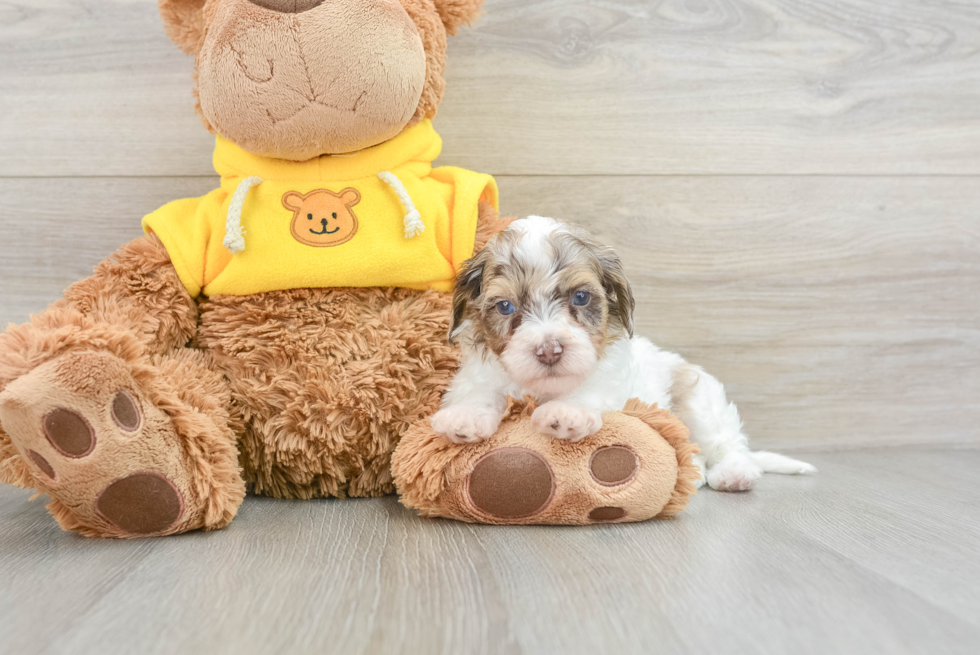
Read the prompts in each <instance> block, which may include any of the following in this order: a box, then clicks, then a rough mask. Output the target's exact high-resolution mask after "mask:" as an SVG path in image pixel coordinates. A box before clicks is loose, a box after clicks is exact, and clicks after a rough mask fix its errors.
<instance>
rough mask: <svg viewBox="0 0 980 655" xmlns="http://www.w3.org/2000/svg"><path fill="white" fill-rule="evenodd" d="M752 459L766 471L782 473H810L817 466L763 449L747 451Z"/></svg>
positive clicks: (813, 471) (815, 469)
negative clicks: (752, 451)
mask: <svg viewBox="0 0 980 655" xmlns="http://www.w3.org/2000/svg"><path fill="white" fill-rule="evenodd" d="M749 454H750V455H751V456H752V459H753V460H754V461H755V463H756V464H758V465H759V467H760V468H761V469H762V470H763V471H765V472H766V473H782V474H784V475H810V474H813V473H816V472H817V467H816V466H814V465H813V464H807V463H806V462H801V461H800V460H798V459H793V458H792V457H787V456H786V455H780V454H778V453H770V452H767V451H765V450H758V451H756V452H754V453H749Z"/></svg>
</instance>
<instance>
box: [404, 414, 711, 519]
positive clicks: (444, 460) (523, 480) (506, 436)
mask: <svg viewBox="0 0 980 655" xmlns="http://www.w3.org/2000/svg"><path fill="white" fill-rule="evenodd" d="M531 412H533V404H529V403H524V402H517V401H514V402H512V404H511V406H510V408H509V409H508V414H507V416H506V417H505V418H504V421H503V422H502V423H501V427H500V429H499V430H498V432H497V434H495V435H494V436H493V437H491V438H490V439H488V440H486V441H484V442H481V443H479V444H470V445H457V444H451V443H449V442H448V441H446V440H445V439H443V438H442V437H440V436H438V435H435V434H434V433H432V431H431V428H429V427H428V426H427V425H424V424H417V425H416V426H415V427H413V428H412V430H410V431H409V433H408V434H407V435H405V437H404V438H403V440H402V442H401V444H399V446H398V449H397V450H396V452H395V456H394V458H393V460H392V468H393V472H394V475H395V481H396V485H397V486H398V489H399V493H401V494H402V503H403V504H405V505H407V506H409V507H412V508H414V509H418V510H420V511H421V513H422V514H424V515H427V516H442V517H446V518H455V519H458V520H462V521H468V522H474V523H503V524H594V523H610V522H631V521H643V520H646V519H650V518H655V517H656V518H668V517H670V516H673V515H674V514H676V513H677V512H679V511H680V510H681V509H683V507H684V506H685V505H686V503H687V499H688V496H689V495H690V494H691V493H693V491H694V487H693V484H692V483H693V480H694V479H696V477H697V475H698V473H697V469H696V467H695V466H694V465H693V463H692V462H691V454H692V453H693V452H694V451H695V448H694V447H693V446H691V445H690V443H689V442H688V441H687V430H686V429H685V428H684V426H683V425H682V424H681V423H680V421H678V420H677V419H676V418H675V417H674V416H673V415H671V414H670V413H669V412H666V411H664V410H660V409H657V408H656V407H652V408H651V407H647V406H646V405H643V404H642V403H638V404H633V403H631V404H630V405H628V406H627V408H626V409H624V411H623V412H611V413H609V414H606V415H605V416H604V417H603V418H604V425H603V428H602V429H601V430H600V431H599V432H598V433H596V434H595V435H593V436H591V437H588V438H586V439H583V440H581V441H579V442H577V443H571V442H568V441H562V440H557V439H554V438H552V437H549V436H546V435H541V434H537V433H536V432H535V431H534V430H533V427H532V426H531V424H530V421H529V417H530V414H531ZM440 467H441V470H438V469H439V468H440ZM433 479H435V480H437V481H438V483H433Z"/></svg>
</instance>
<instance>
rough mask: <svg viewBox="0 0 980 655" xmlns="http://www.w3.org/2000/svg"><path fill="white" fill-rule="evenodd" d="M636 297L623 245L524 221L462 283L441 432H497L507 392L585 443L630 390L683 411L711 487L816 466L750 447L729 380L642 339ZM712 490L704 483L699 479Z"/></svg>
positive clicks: (462, 439)
mask: <svg viewBox="0 0 980 655" xmlns="http://www.w3.org/2000/svg"><path fill="white" fill-rule="evenodd" d="M633 307H634V302H633V293H632V291H631V289H630V285H629V281H628V280H627V279H626V275H625V273H624V271H623V266H622V263H621V262H620V260H619V257H618V256H617V255H616V253H615V252H614V251H613V250H612V249H611V248H608V247H605V246H602V245H600V244H598V243H596V242H595V241H594V240H593V239H592V237H591V236H590V235H589V234H588V233H587V232H586V231H585V230H583V229H581V228H578V227H575V226H572V225H568V224H565V223H561V222H559V221H556V220H554V219H550V218H543V217H541V216H530V217H528V218H524V219H521V220H518V221H515V222H514V223H512V224H511V225H510V226H509V227H508V228H507V229H506V230H504V231H503V232H501V233H500V234H498V235H497V236H496V237H494V238H493V239H492V240H491V241H490V242H489V243H488V244H487V246H486V247H485V248H484V249H483V250H482V251H481V252H480V253H479V254H477V255H476V256H475V257H473V258H472V259H471V260H469V261H468V262H466V264H465V265H464V267H463V269H462V270H461V271H460V273H459V275H458V276H457V280H456V288H455V294H454V298H453V316H452V325H451V327H450V333H449V340H450V341H452V342H459V343H460V344H461V346H462V364H461V366H460V369H459V371H458V373H457V374H456V377H455V378H454V379H453V382H452V384H451V385H450V388H449V390H448V391H447V392H446V394H445V396H444V397H443V402H442V409H441V410H440V411H439V412H438V413H436V414H435V416H433V418H432V428H433V429H434V430H435V431H436V432H437V433H439V434H442V435H445V436H446V437H447V438H449V439H450V440H452V441H454V442H456V443H468V442H475V441H479V440H481V439H485V438H487V437H489V436H490V435H492V434H493V433H494V432H496V430H497V427H498V425H499V424H500V420H501V418H502V417H503V413H504V410H505V408H506V405H507V396H513V397H515V398H521V397H523V396H524V395H526V394H530V395H532V396H534V397H535V398H537V399H538V401H539V402H540V403H541V404H540V405H539V406H538V408H537V409H536V410H535V411H534V414H533V415H532V417H531V420H532V422H533V425H534V427H535V429H537V430H538V431H539V432H542V433H544V434H547V435H551V436H553V437H555V438H556V439H568V440H570V441H578V440H580V439H583V438H585V437H587V436H589V435H591V434H594V433H595V432H596V431H598V430H599V428H601V427H602V413H603V412H609V411H614V410H619V409H622V408H623V406H624V405H625V404H626V401H627V400H629V399H630V398H639V399H640V400H642V401H643V402H646V403H657V404H658V405H660V406H661V407H665V408H669V409H671V410H672V411H673V412H674V413H675V414H676V415H677V416H678V417H679V418H680V419H681V420H682V421H683V422H684V423H685V425H687V427H688V429H689V430H690V432H691V441H692V442H695V443H697V444H698V445H699V446H700V447H701V454H700V455H698V456H697V463H698V465H699V466H700V468H701V481H700V483H701V484H704V483H705V482H707V483H708V485H709V486H711V487H712V488H713V489H718V490H723V491H744V490H747V489H751V488H752V487H753V486H754V485H755V483H756V482H757V481H758V480H759V478H760V477H761V475H762V473H763V472H764V471H770V472H773V473H791V474H799V473H814V472H815V471H816V469H815V468H814V467H813V466H811V465H809V464H806V463H805V462H800V461H797V460H794V459H790V458H789V457H784V456H782V455H777V454H775V453H766V452H750V451H749V448H748V437H746V435H745V433H744V432H742V421H741V419H740V418H739V416H738V410H737V409H736V408H735V405H734V404H733V403H730V402H729V401H728V400H727V399H726V397H725V389H724V387H723V386H722V384H721V382H719V381H718V380H717V379H715V378H714V377H712V376H711V375H709V374H708V373H705V372H704V370H702V369H701V368H700V367H698V366H694V365H692V364H689V363H687V362H686V361H684V359H683V358H682V357H680V356H679V355H675V354H674V353H671V352H667V351H664V350H660V349H659V348H657V347H656V346H655V345H653V344H652V343H651V342H650V341H648V340H647V339H644V338H642V337H634V336H633ZM699 486H700V485H699Z"/></svg>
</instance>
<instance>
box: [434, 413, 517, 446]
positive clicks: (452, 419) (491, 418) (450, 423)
mask: <svg viewBox="0 0 980 655" xmlns="http://www.w3.org/2000/svg"><path fill="white" fill-rule="evenodd" d="M502 418H503V416H502V415H501V413H500V412H499V411H497V410H496V409H494V408H493V407H467V406H466V405H455V406H452V407H447V408H445V409H441V410H439V411H438V412H436V413H435V415H434V416H433V417H432V429H433V431H435V432H436V433H437V434H441V435H443V436H445V437H446V438H447V439H449V440H450V441H452V442H453V443H476V442H478V441H482V440H483V439H486V438H487V437H490V436H492V435H493V433H494V432H496V431H497V427H498V426H499V425H500V419H502Z"/></svg>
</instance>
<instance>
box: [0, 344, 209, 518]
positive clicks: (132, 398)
mask: <svg viewBox="0 0 980 655" xmlns="http://www.w3.org/2000/svg"><path fill="white" fill-rule="evenodd" d="M0 421H2V423H3V426H4V430H5V431H7V433H8V434H9V435H10V437H11V439H12V441H13V443H14V445H15V446H16V448H17V449H18V451H19V452H20V453H21V454H22V455H23V457H24V459H25V461H26V462H28V463H29V464H28V465H29V467H30V468H31V472H32V474H33V475H34V477H35V479H36V481H37V483H38V484H37V487H38V488H39V489H40V490H42V491H44V492H45V493H47V494H48V495H49V496H50V497H51V498H52V506H51V510H52V513H53V514H55V516H56V517H57V518H58V519H59V521H60V522H61V523H62V524H63V525H64V526H65V527H67V528H69V529H73V530H77V531H79V532H81V533H82V534H85V535H87V536H111V537H142V536H149V535H159V534H170V533H173V532H181V531H184V530H186V529H188V528H190V527H192V525H193V524H194V523H195V522H199V521H200V512H199V511H196V510H198V509H199V508H197V507H194V506H193V504H192V503H189V502H188V499H192V498H194V497H195V495H194V494H193V492H192V489H193V480H192V479H191V474H190V473H189V472H188V471H187V470H186V468H187V467H186V466H185V464H184V456H183V452H182V449H181V447H180V444H179V438H178V436H177V434H176V431H175V429H174V426H173V422H172V420H171V419H170V417H169V416H167V415H166V414H164V412H162V411H161V410H160V409H158V408H157V407H155V406H154V405H153V404H152V403H150V402H149V401H148V400H147V398H146V397H145V395H144V394H143V393H142V392H141V390H140V388H139V385H138V384H137V383H136V380H135V379H134V378H133V377H132V375H130V371H129V369H128V367H127V365H126V364H125V362H123V361H122V360H121V359H119V358H117V357H115V356H114V355H112V354H109V353H104V352H74V353H69V354H66V355H62V356H60V357H57V358H55V359H53V360H51V361H49V362H47V363H45V364H42V365H41V366H38V367H37V368H36V369H34V370H33V371H31V372H30V373H29V374H28V375H25V376H23V377H21V378H19V379H17V380H15V381H14V382H13V383H11V384H10V385H9V386H8V387H7V389H6V390H5V391H4V393H3V394H2V396H0ZM194 527H196V526H194Z"/></svg>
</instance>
